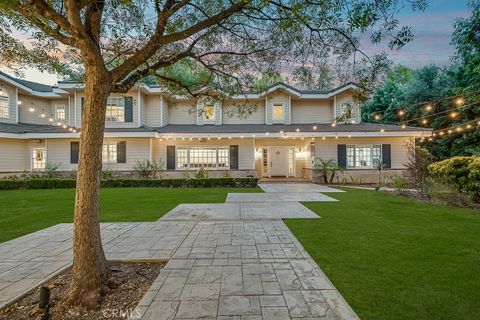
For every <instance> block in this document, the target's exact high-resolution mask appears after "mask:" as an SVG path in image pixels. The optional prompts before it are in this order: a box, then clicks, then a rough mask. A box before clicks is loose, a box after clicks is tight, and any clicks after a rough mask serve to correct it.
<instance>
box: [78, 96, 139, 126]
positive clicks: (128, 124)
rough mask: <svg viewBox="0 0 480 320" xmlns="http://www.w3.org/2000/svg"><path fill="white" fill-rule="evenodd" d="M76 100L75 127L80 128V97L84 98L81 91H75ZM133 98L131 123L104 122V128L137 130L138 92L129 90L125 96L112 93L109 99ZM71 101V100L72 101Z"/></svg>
mask: <svg viewBox="0 0 480 320" xmlns="http://www.w3.org/2000/svg"><path fill="white" fill-rule="evenodd" d="M76 96H77V99H76V116H77V125H76V127H78V128H80V127H81V126H82V97H84V92H83V91H77V95H76ZM125 96H127V97H133V121H132V122H113V121H106V122H105V127H106V128H138V127H139V125H138V124H139V121H138V117H139V112H138V103H139V101H138V91H137V90H130V91H128V92H127V93H126V94H118V93H112V94H111V95H110V97H125ZM72 101H73V100H72ZM140 103H141V101H140Z"/></svg>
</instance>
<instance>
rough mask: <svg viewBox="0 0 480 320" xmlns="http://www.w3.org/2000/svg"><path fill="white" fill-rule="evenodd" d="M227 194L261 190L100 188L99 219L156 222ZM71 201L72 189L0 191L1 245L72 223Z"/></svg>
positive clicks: (73, 195)
mask: <svg viewBox="0 0 480 320" xmlns="http://www.w3.org/2000/svg"><path fill="white" fill-rule="evenodd" d="M229 192H261V189H251V188H249V189H247V188H244V189H240V188H237V189H234V188H231V189H229V188H221V189H220V188H218V189H215V188H198V189H160V188H153V189H149V188H138V189H137V188H131V189H102V190H101V194H100V199H101V208H100V212H101V214H100V219H101V221H103V222H114V221H155V220H157V219H158V218H160V217H161V216H163V215H164V214H165V213H167V212H168V211H170V210H171V209H172V208H174V207H175V206H176V205H178V204H180V203H215V202H219V203H221V202H224V201H225V198H226V196H227V194H228V193H229ZM74 199H75V190H74V189H56V190H15V191H2V192H0V203H1V205H0V242H3V241H7V240H10V239H13V238H16V237H19V236H22V235H24V234H27V233H31V232H34V231H37V230H40V229H43V228H46V227H49V226H52V225H55V224H57V223H62V222H72V221H73V205H74Z"/></svg>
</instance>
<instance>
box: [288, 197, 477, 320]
mask: <svg viewBox="0 0 480 320" xmlns="http://www.w3.org/2000/svg"><path fill="white" fill-rule="evenodd" d="M344 190H346V191H347V192H346V193H342V194H329V195H330V196H333V197H334V198H337V199H339V200H340V202H336V203H305V205H306V206H307V207H309V208H310V209H312V210H313V211H315V212H316V213H317V214H319V215H320V216H321V219H318V220H301V219H291V220H286V223H287V225H288V226H289V228H290V229H291V230H292V231H293V233H294V234H295V235H296V237H297V238H298V239H299V240H300V242H301V243H302V244H303V245H304V247H305V248H306V249H307V251H308V252H309V253H310V255H311V256H312V257H313V258H314V259H315V261H316V262H317V263H318V264H319V265H320V267H321V268H322V269H323V270H324V271H325V272H326V274H327V275H328V276H329V278H330V279H331V280H332V282H333V283H334V284H335V286H336V287H337V288H338V289H339V290H340V292H341V293H342V294H343V295H344V297H345V298H346V299H347V301H348V302H349V303H350V305H351V306H352V307H353V309H354V310H355V311H356V312H357V314H358V315H359V316H360V318H362V319H382V320H387V319H402V320H403V319H416V320H418V319H456V320H458V319H479V317H480V212H478V211H477V212H474V211H471V210H466V209H455V208H447V207H443V206H437V205H432V204H428V203H423V202H419V201H415V200H411V199H407V198H404V197H401V196H396V195H391V194H387V193H383V192H380V193H378V192H375V191H367V190H358V189H348V188H347V189H344Z"/></svg>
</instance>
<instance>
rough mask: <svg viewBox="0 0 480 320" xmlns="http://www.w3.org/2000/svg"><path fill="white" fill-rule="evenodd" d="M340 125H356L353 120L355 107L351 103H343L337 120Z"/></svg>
mask: <svg viewBox="0 0 480 320" xmlns="http://www.w3.org/2000/svg"><path fill="white" fill-rule="evenodd" d="M335 122H338V123H354V120H353V107H352V104H351V103H349V102H345V103H342V104H341V105H340V114H339V115H338V117H337V118H336V119H335Z"/></svg>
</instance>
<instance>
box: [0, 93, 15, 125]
mask: <svg viewBox="0 0 480 320" xmlns="http://www.w3.org/2000/svg"><path fill="white" fill-rule="evenodd" d="M2 90H3V93H4V95H2V96H3V97H7V116H6V117H0V119H10V113H11V112H10V102H11V101H10V100H11V98H10V93H8V92H7V91H6V90H5V88H3V89H2ZM17 105H18V104H17Z"/></svg>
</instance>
